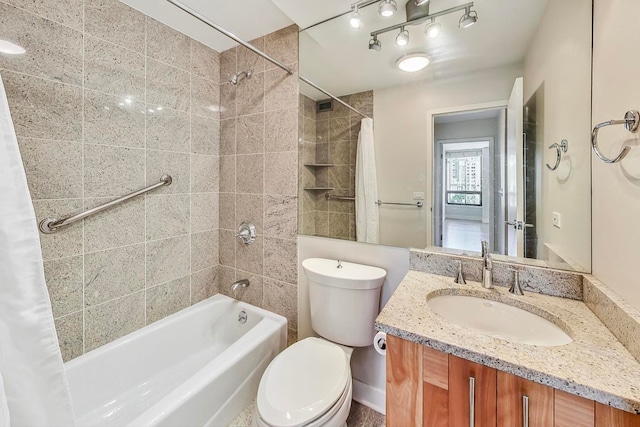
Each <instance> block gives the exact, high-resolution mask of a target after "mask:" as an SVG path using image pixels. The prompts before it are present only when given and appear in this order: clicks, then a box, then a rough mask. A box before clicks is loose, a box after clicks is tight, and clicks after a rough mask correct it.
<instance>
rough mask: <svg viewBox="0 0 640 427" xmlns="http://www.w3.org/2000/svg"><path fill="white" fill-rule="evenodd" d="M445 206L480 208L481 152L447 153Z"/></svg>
mask: <svg viewBox="0 0 640 427" xmlns="http://www.w3.org/2000/svg"><path fill="white" fill-rule="evenodd" d="M445 159H446V166H445V167H446V194H447V204H450V205H470V206H482V150H462V151H448V152H446V154H445Z"/></svg>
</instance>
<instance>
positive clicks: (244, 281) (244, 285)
mask: <svg viewBox="0 0 640 427" xmlns="http://www.w3.org/2000/svg"><path fill="white" fill-rule="evenodd" d="M247 287H249V279H240V280H238V281H237V282H234V283H233V284H232V285H231V290H232V291H233V292H235V291H237V290H238V289H240V288H243V289H244V288H247Z"/></svg>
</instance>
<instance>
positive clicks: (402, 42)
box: [396, 27, 409, 46]
mask: <svg viewBox="0 0 640 427" xmlns="http://www.w3.org/2000/svg"><path fill="white" fill-rule="evenodd" d="M396 44H397V45H398V46H406V45H408V44H409V30H405V29H404V27H402V29H401V30H400V34H398V36H397V37H396Z"/></svg>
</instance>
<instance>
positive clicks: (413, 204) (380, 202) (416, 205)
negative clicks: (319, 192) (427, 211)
mask: <svg viewBox="0 0 640 427" xmlns="http://www.w3.org/2000/svg"><path fill="white" fill-rule="evenodd" d="M324 198H325V199H327V200H349V201H352V202H353V201H355V200H356V198H355V197H347V196H335V195H333V194H331V193H325V195H324ZM376 205H378V206H380V205H396V206H415V207H417V208H421V207H423V206H424V203H422V202H416V203H393V202H383V201H382V200H377V201H376Z"/></svg>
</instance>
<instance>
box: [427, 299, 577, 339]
mask: <svg viewBox="0 0 640 427" xmlns="http://www.w3.org/2000/svg"><path fill="white" fill-rule="evenodd" d="M427 304H428V305H429V307H430V308H431V309H432V310H433V311H434V312H436V313H437V314H439V315H440V316H442V317H444V318H445V319H447V320H448V321H450V322H451V323H455V324H456V325H459V326H462V327H464V328H467V329H471V330H474V331H478V332H480V333H483V334H486V335H490V336H492V337H495V338H500V339H502V340H505V341H509V342H513V343H519V344H529V345H539V346H546V347H553V346H560V345H565V344H569V343H570V342H571V341H572V339H571V337H570V336H569V335H567V333H565V332H564V331H563V330H562V329H561V328H560V327H558V326H557V325H555V324H553V323H551V322H550V321H548V320H547V319H543V318H542V317H540V316H537V315H535V314H533V313H530V312H528V311H526V310H522V309H520V308H517V307H513V306H511V305H507V304H503V303H500V302H496V301H491V300H488V299H484V298H477V297H472V296H466V295H438V296H434V297H432V298H429V299H428V301H427Z"/></svg>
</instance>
